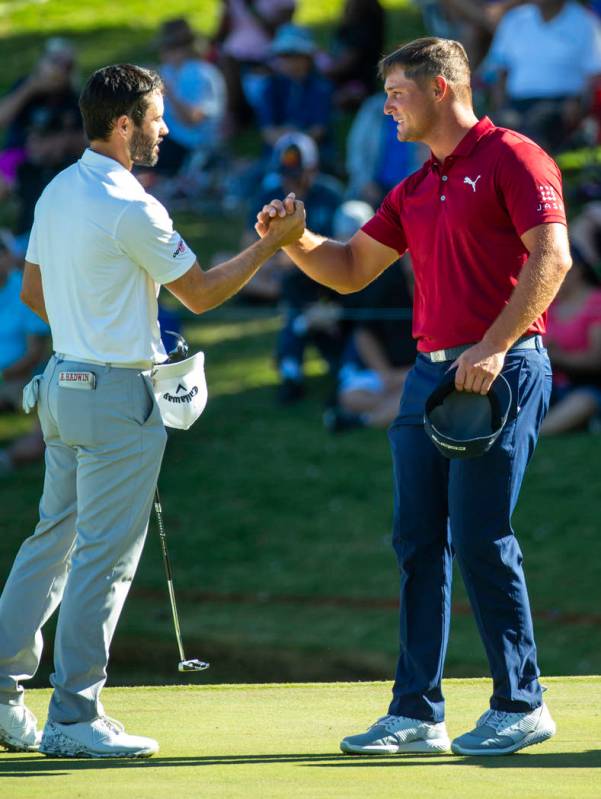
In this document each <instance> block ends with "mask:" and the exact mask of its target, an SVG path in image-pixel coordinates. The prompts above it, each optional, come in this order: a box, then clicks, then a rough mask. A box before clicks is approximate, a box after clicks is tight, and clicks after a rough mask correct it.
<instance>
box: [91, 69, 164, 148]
mask: <svg viewBox="0 0 601 799" xmlns="http://www.w3.org/2000/svg"><path fill="white" fill-rule="evenodd" d="M162 90H163V82H162V80H161V78H160V76H159V75H158V74H157V73H156V72H153V71H152V70H150V69H144V68H143V67H137V66H134V65H133V64H114V65H112V66H110V67H103V68H102V69H98V70H96V72H94V74H93V75H92V76H91V77H90V78H89V80H88V82H87V83H86V85H85V86H84V88H83V91H82V93H81V95H80V97H79V109H80V111H81V115H82V117H83V125H84V128H85V131H86V135H87V137H88V139H89V140H90V141H93V140H94V139H102V140H105V141H106V140H107V139H108V138H109V136H110V135H111V131H112V129H113V127H114V125H115V121H116V120H117V119H118V118H119V117H120V116H123V115H124V114H125V115H127V116H128V117H130V118H131V119H132V120H133V122H134V125H136V127H139V126H140V125H141V124H142V120H143V119H144V115H145V114H146V109H147V108H148V105H149V103H148V95H149V94H153V93H154V92H161V91H162Z"/></svg>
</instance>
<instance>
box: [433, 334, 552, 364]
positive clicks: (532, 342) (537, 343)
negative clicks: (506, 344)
mask: <svg viewBox="0 0 601 799" xmlns="http://www.w3.org/2000/svg"><path fill="white" fill-rule="evenodd" d="M473 346H474V344H462V345H461V346H460V347H449V349H447V350H434V352H420V355H423V356H424V357H426V358H428V360H430V361H432V363H442V362H443V361H454V360H455V358H459V356H460V355H461V354H462V353H464V352H465V351H466V350H469V348H470V347H473ZM542 346H543V340H542V338H541V336H538V335H530V336H522V337H521V338H519V339H518V340H517V341H516V342H515V344H513V345H512V346H511V347H510V348H509V350H508V352H513V351H514V350H536V349H540V348H542Z"/></svg>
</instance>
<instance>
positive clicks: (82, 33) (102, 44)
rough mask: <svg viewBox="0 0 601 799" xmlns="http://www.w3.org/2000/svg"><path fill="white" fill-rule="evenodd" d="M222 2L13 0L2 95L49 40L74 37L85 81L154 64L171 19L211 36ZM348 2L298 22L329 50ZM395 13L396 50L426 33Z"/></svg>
mask: <svg viewBox="0 0 601 799" xmlns="http://www.w3.org/2000/svg"><path fill="white" fill-rule="evenodd" d="M219 5H220V3H219V0H197V2H192V0H170V2H169V3H148V2H145V0H122V2H119V3H110V4H107V3H103V2H100V0H85V2H81V0H12V2H10V1H9V2H1V3H0V48H1V50H2V55H3V69H2V74H1V75H0V91H3V90H4V89H6V88H7V87H8V86H10V85H11V84H12V82H13V81H14V80H16V79H17V78H18V77H20V76H21V75H23V74H26V73H27V72H28V71H29V70H30V68H31V66H32V64H33V63H35V60H36V58H37V57H38V55H39V53H40V52H41V51H42V48H43V42H44V39H46V38H47V37H48V36H56V35H60V36H68V37H69V38H70V39H71V40H72V41H73V43H74V45H75V47H76V50H77V53H78V61H79V64H80V67H81V72H82V75H84V76H85V75H87V74H88V73H89V72H90V71H92V70H93V69H96V68H98V67H99V66H102V65H104V64H108V63H117V62H120V61H134V62H139V63H152V62H154V61H156V58H157V53H156V47H155V44H154V40H155V38H156V33H157V28H158V26H159V25H160V23H161V22H162V21H163V20H164V19H167V18H170V17H177V16H186V17H187V18H188V19H189V20H190V22H191V24H193V25H194V27H195V28H196V29H197V30H199V31H202V32H203V33H205V34H207V35H210V34H212V33H213V32H214V30H215V27H216V25H217V22H218V17H219ZM342 5H343V0H320V1H319V2H315V1H314V0H300V2H299V3H298V11H297V15H296V21H297V22H299V23H302V24H304V25H311V26H312V27H313V29H314V30H315V33H316V36H317V38H318V40H319V42H320V43H321V44H322V45H324V46H325V45H326V44H327V41H328V37H329V32H330V30H331V26H332V23H333V22H334V21H335V20H336V19H337V17H338V14H339V13H340V9H341V8H342ZM383 5H384V6H386V8H387V9H388V11H389V18H388V27H387V33H388V41H389V43H390V45H391V46H393V45H394V44H396V43H397V42H399V41H401V40H407V39H411V38H413V37H414V36H415V35H419V33H420V32H421V31H422V27H421V19H420V14H419V11H418V10H417V8H416V7H415V6H413V5H411V4H410V3H409V2H408V0H385V2H383Z"/></svg>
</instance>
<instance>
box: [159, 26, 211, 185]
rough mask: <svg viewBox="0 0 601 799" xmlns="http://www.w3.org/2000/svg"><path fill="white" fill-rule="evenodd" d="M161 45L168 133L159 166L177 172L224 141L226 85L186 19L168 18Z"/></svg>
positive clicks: (161, 170) (164, 171)
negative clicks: (208, 59)
mask: <svg viewBox="0 0 601 799" xmlns="http://www.w3.org/2000/svg"><path fill="white" fill-rule="evenodd" d="M158 46H159V51H160V57H161V66H160V69H159V72H160V75H161V77H162V79H163V83H164V86H165V94H164V97H165V123H166V125H167V127H168V128H169V135H168V136H167V138H166V139H165V140H164V142H163V144H162V146H161V157H160V159H159V163H158V165H157V168H158V169H159V171H160V172H162V173H163V174H168V175H173V174H175V173H176V172H178V171H179V170H180V169H181V167H182V165H183V163H184V161H185V160H186V158H187V157H188V156H190V155H191V154H192V153H194V154H195V156H197V157H199V158H200V159H201V160H202V162H203V163H204V162H206V161H207V160H208V159H209V158H210V157H211V155H212V154H214V153H215V152H216V151H217V149H218V147H219V144H220V138H221V126H222V122H223V117H224V114H225V103H226V89H225V81H224V79H223V76H222V74H221V72H220V71H219V70H218V69H217V67H215V66H214V65H213V64H210V63H209V62H208V61H206V60H205V59H204V58H203V52H204V49H205V45H204V42H203V41H202V39H200V37H199V36H198V35H197V34H196V33H195V32H194V31H193V30H192V28H191V27H190V25H189V23H188V21H187V20H185V19H170V20H167V21H166V22H164V23H163V25H162V27H161V31H160V34H159V40H158Z"/></svg>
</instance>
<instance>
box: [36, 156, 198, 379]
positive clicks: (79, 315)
mask: <svg viewBox="0 0 601 799" xmlns="http://www.w3.org/2000/svg"><path fill="white" fill-rule="evenodd" d="M26 259H27V260H28V261H29V262H30V263H33V264H38V265H39V267H40V271H41V275H42V286H43V289H44V301H45V303H46V312H47V314H48V320H49V322H50V329H51V332H52V343H53V348H54V350H55V351H56V352H60V353H66V354H68V355H71V356H75V357H77V358H83V359H85V360H95V361H106V362H109V363H119V364H132V363H136V364H137V363H140V362H152V361H154V362H157V361H163V360H164V359H165V349H164V347H163V345H162V343H161V337H160V330H159V324H158V321H157V314H158V307H157V296H158V293H159V289H160V285H161V284H163V283H169V282H171V281H172V280H176V279H177V278H178V277H181V276H182V275H183V274H184V273H185V272H187V271H188V269H190V267H191V266H192V265H193V264H194V262H195V261H196V256H195V254H194V253H193V252H192V251H191V250H190V249H189V247H188V246H187V245H186V243H185V242H184V240H183V239H182V237H181V236H180V235H179V234H178V233H177V232H176V231H174V229H173V223H172V222H171V219H170V217H169V214H168V213H167V211H166V210H165V208H164V207H163V206H162V205H161V203H160V202H158V200H156V199H155V198H154V197H152V196H151V195H150V194H147V193H146V192H145V191H144V189H143V188H142V186H141V185H140V183H139V182H138V180H137V179H136V178H135V177H134V176H133V175H132V174H131V172H129V171H128V170H127V169H125V167H123V166H121V164H119V163H118V162H117V161H115V160H113V159H112V158H107V157H106V156H104V155H100V154H99V153H96V152H94V151H93V150H89V149H88V150H86V151H85V153H84V154H83V156H82V157H81V159H80V160H79V161H78V162H77V163H75V164H73V165H72V166H70V167H68V168H67V169H65V170H64V171H63V172H61V173H60V174H59V175H57V176H56V177H55V178H54V180H52V181H51V182H50V183H49V184H48V186H46V188H45V189H44V192H43V194H42V196H41V197H40V199H39V200H38V203H37V205H36V208H35V218H34V224H33V228H32V231H31V238H30V241H29V247H28V249H27V255H26Z"/></svg>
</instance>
